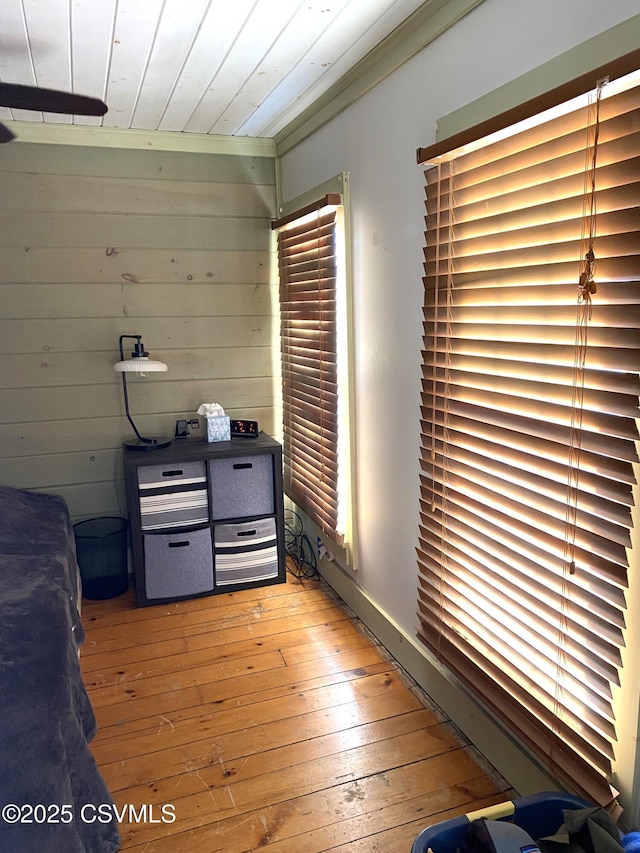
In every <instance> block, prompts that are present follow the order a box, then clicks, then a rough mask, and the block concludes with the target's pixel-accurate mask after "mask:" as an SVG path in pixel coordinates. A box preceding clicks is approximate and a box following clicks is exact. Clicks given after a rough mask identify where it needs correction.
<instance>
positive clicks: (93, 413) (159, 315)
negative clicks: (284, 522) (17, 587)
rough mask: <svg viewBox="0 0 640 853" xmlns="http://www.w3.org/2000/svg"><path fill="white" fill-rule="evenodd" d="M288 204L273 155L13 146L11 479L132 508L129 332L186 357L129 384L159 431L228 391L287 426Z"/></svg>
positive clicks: (256, 413) (2, 174)
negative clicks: (279, 349)
mask: <svg viewBox="0 0 640 853" xmlns="http://www.w3.org/2000/svg"><path fill="white" fill-rule="evenodd" d="M275 213H276V201H275V164H274V159H273V158H272V157H268V156H247V155H246V153H245V154H238V155H234V154H228V153H225V154H222V153H191V152H176V151H158V150H148V151H147V150H127V149H124V148H99V147H79V146H74V145H54V144H38V143H12V144H11V145H3V146H2V147H1V148H0V482H1V483H3V484H5V485H12V486H16V487H18V488H34V489H40V490H46V491H53V492H56V493H58V494H61V495H62V496H63V497H64V498H65V499H66V500H67V502H68V504H69V508H70V511H71V514H72V516H73V517H74V519H77V518H82V517H88V516H93V515H102V514H113V513H122V512H124V510H125V505H124V490H123V488H122V464H121V450H120V444H121V442H122V441H123V440H124V439H126V438H129V437H131V436H132V435H133V434H132V431H131V429H130V427H129V424H128V422H127V420H126V418H125V415H124V401H123V395H122V385H121V380H120V377H119V375H118V374H116V373H114V371H113V365H114V363H115V362H116V361H118V360H119V356H118V337H119V335H121V334H140V335H142V339H143V341H144V343H145V345H146V347H147V349H148V350H149V351H150V353H151V355H152V357H155V358H158V359H160V360H162V361H165V362H166V363H167V364H168V367H169V371H168V372H167V373H164V374H156V375H155V376H150V377H149V378H148V379H145V380H140V379H133V380H132V381H131V382H130V385H129V388H130V405H131V411H132V414H133V415H134V420H135V421H136V424H137V425H138V428H139V429H140V431H141V432H142V433H143V434H147V435H149V434H150V435H173V432H174V428H175V421H176V419H177V418H185V417H194V416H195V412H196V409H197V407H198V406H199V405H200V403H202V402H213V401H215V402H219V403H221V404H222V405H223V406H224V407H225V409H226V410H227V412H228V413H229V414H230V415H231V416H232V417H234V416H235V417H255V418H257V419H258V420H259V421H260V425H261V427H262V428H264V429H265V430H267V431H268V432H271V431H273V429H274V424H273V417H274V415H273V412H274V390H273V373H274V364H275V362H276V359H274V354H273V351H272V337H273V323H274V319H273V318H274V299H277V294H276V293H275V291H274V285H273V283H272V274H271V254H270V233H271V232H270V227H269V226H270V220H271V219H272V218H273V217H274V216H275ZM276 369H277V368H276Z"/></svg>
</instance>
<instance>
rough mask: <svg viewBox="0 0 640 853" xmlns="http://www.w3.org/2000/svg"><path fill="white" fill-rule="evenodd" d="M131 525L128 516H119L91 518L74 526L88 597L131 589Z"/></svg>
mask: <svg viewBox="0 0 640 853" xmlns="http://www.w3.org/2000/svg"><path fill="white" fill-rule="evenodd" d="M128 528H129V522H128V521H127V519H126V518H120V517H118V516H103V517H102V518H89V519H87V520H86V521H79V522H78V523H77V524H74V525H73V532H74V534H75V540H76V554H77V556H78V565H79V566H80V577H81V578H82V595H83V596H84V597H85V598H89V599H91V600H95V601H98V600H102V599H105V598H115V597H116V596H118V595H122V593H123V592H126V591H127V587H128V585H129V576H128V571H127V531H128Z"/></svg>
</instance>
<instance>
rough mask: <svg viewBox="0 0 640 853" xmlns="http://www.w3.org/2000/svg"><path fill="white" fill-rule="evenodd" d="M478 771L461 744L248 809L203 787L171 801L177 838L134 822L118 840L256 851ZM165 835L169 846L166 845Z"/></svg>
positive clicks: (448, 786) (217, 851)
mask: <svg viewBox="0 0 640 853" xmlns="http://www.w3.org/2000/svg"><path fill="white" fill-rule="evenodd" d="M478 775H479V768H478V765H477V763H476V762H475V760H474V759H473V757H472V756H471V755H470V754H469V752H468V750H467V749H466V748H465V749H458V750H457V751H455V752H448V753H446V754H445V755H438V756H435V757H434V758H427V759H425V760H422V761H420V762H415V763H412V764H409V765H404V766H402V767H397V768H395V769H393V770H389V771H384V772H381V773H376V774H375V775H373V776H368V777H364V778H357V779H355V780H349V781H346V782H343V783H342V784H338V785H334V786H333V787H331V788H328V789H325V790H322V791H319V792H314V793H311V794H304V795H302V796H299V797H293V798H291V799H288V800H286V801H284V802H278V803H277V804H275V805H272V806H266V807H262V806H259V807H258V808H257V809H255V810H252V811H250V812H246V811H239V810H238V809H237V808H236V804H235V798H234V795H233V791H232V790H231V789H225V790H221V791H218V792H213V791H209V792H204V791H203V792H202V793H201V794H196V795H193V796H192V797H185V798H182V799H180V800H178V801H176V804H175V805H176V816H177V820H176V823H178V822H179V824H180V827H181V828H182V829H183V831H182V832H181V834H180V836H179V837H176V836H174V837H172V836H173V825H167V824H153V825H150V824H137V825H133V826H129V827H128V828H127V829H125V833H124V840H125V843H128V844H140V843H142V842H148V843H149V848H148V851H149V853H155V852H156V851H160V850H169V849H173V850H176V849H179V850H180V853H191V851H193V853H196V851H202V850H207V851H208V853H230V851H238V853H239V851H247V850H254V849H256V848H258V849H262V848H264V847H267V846H268V845H270V844H272V843H273V842H275V841H284V840H286V839H291V838H295V837H296V836H299V835H303V834H304V833H305V832H309V831H310V830H313V829H317V828H318V827H320V826H324V825H331V824H333V823H336V822H341V821H353V820H357V819H359V818H360V819H362V818H364V817H365V816H369V815H370V814H371V813H372V812H375V811H376V807H377V806H378V805H379V804H380V803H385V804H386V805H387V806H389V805H398V804H401V803H403V802H405V801H406V800H407V799H412V798H416V797H420V796H425V795H427V794H429V793H432V792H434V791H444V792H446V793H445V797H444V798H443V799H445V798H446V797H447V796H451V795H452V794H453V792H454V791H455V790H456V787H457V786H458V785H465V784H466V783H469V782H470V781H471V780H472V779H475V778H477V776H478ZM216 794H217V796H216ZM167 839H168V840H169V842H170V845H171V844H173V845H174V846H173V848H171V846H166V843H165V842H166V840H167ZM293 849H295V847H293Z"/></svg>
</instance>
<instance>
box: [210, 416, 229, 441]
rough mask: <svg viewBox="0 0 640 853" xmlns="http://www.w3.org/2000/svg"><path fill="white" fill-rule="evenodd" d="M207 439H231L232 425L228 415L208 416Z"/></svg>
mask: <svg viewBox="0 0 640 853" xmlns="http://www.w3.org/2000/svg"><path fill="white" fill-rule="evenodd" d="M206 421H207V441H231V425H230V422H229V416H228V415H218V416H217V417H213V418H206Z"/></svg>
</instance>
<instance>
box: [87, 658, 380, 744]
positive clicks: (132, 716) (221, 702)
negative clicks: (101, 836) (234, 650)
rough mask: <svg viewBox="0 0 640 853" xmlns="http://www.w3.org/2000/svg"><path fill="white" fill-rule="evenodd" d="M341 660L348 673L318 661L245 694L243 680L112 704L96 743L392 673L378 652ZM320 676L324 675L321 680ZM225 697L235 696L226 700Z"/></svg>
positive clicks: (272, 676)
mask: <svg viewBox="0 0 640 853" xmlns="http://www.w3.org/2000/svg"><path fill="white" fill-rule="evenodd" d="M336 657H341V658H342V659H343V660H344V662H345V665H344V667H343V668H338V667H337V666H335V662H334V661H332V663H333V664H334V666H333V667H326V668H323V669H322V670H321V668H320V667H319V666H318V665H317V661H312V662H311V663H307V664H300V665H299V666H296V667H295V668H292V667H284V668H282V669H277V670H268V671H267V672H261V673H256V674H255V675H248V676H246V678H247V679H249V681H250V682H251V686H250V687H245V688H244V689H243V691H242V692H238V691H239V690H240V686H239V684H238V682H237V680H229V682H230V683H224V682H214V683H212V684H204V685H200V686H198V687H196V688H187V689H184V690H179V691H170V692H169V693H160V694H154V695H152V696H148V697H145V698H138V699H136V700H130V701H126V702H121V703H119V704H116V705H107V706H105V707H102V708H99V709H97V719H98V724H99V726H100V729H99V731H98V734H97V737H96V741H97V742H98V743H100V742H101V741H102V740H105V739H108V738H111V737H121V736H123V735H125V734H131V733H133V732H139V731H143V730H144V729H146V728H150V727H151V728H152V727H153V725H154V724H155V725H156V726H158V725H161V724H162V723H163V722H164V723H166V724H168V725H172V724H175V723H176V722H178V721H180V720H186V719H188V718H190V717H200V716H203V715H204V714H209V713H213V712H214V711H221V710H223V709H224V708H225V707H228V706H229V705H231V704H232V705H233V706H234V707H236V708H239V707H240V706H241V705H251V704H253V703H254V702H264V701H267V700H269V699H276V698H280V697H282V696H289V695H291V693H293V692H300V691H301V690H307V691H308V690H315V689H317V688H319V687H326V686H328V685H331V684H341V683H344V682H349V681H353V680H354V679H356V678H362V677H364V676H367V675H375V674H376V673H380V672H386V671H387V670H388V667H389V664H388V662H387V661H384V660H380V657H379V655H378V653H377V652H376V651H375V650H373V649H365V650H362V651H361V652H360V653H359V654H358V657H357V659H355V660H354V653H348V656H347V655H340V656H336ZM350 660H354V664H356V665H355V666H351V667H349V666H348V664H349V661H350ZM292 670H293V671H292ZM319 670H320V672H319ZM318 672H319V674H317V675H316V673H318ZM225 693H228V694H231V695H227V696H225ZM214 697H218V698H214ZM223 697H224V698H223Z"/></svg>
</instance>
